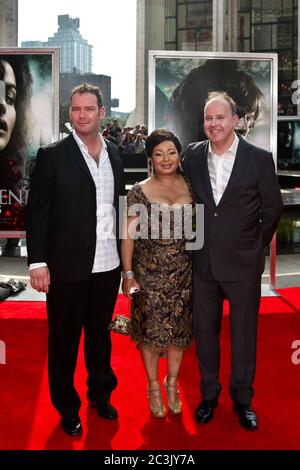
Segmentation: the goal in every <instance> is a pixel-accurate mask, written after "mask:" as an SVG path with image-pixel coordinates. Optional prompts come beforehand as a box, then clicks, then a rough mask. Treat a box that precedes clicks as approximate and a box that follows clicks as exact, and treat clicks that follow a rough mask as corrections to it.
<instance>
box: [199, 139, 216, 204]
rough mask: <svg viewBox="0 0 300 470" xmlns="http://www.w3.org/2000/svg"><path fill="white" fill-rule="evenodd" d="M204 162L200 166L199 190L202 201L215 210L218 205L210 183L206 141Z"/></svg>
mask: <svg viewBox="0 0 300 470" xmlns="http://www.w3.org/2000/svg"><path fill="white" fill-rule="evenodd" d="M201 158H202V161H201V164H200V166H199V170H200V171H199V175H200V181H199V190H200V194H201V199H202V200H203V202H205V203H206V204H207V205H208V206H209V207H211V208H212V209H214V208H215V207H216V203H215V200H214V196H213V191H212V187H211V182H210V176H209V171H208V163H207V159H208V141H206V143H205V146H204V148H203V153H202V155H201Z"/></svg>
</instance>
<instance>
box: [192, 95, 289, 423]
mask: <svg viewBox="0 0 300 470" xmlns="http://www.w3.org/2000/svg"><path fill="white" fill-rule="evenodd" d="M237 122H238V116H237V115H236V106H235V103H234V101H233V100H232V99H231V98H230V97H229V96H228V95H227V94H226V93H222V92H214V93H211V94H210V95H209V97H208V99H207V101H206V105H205V108H204V130H205V133H206V135H207V137H208V139H209V140H207V141H204V142H198V143H193V144H190V145H189V146H188V147H187V150H186V155H185V160H184V163H183V167H184V170H185V172H186V174H187V177H188V178H189V179H190V181H191V184H192V187H193V190H194V192H195V194H196V197H197V201H198V203H202V204H204V245H203V247H202V249H200V250H199V251H195V252H194V266H193V278H194V281H193V282H194V294H193V296H194V322H195V332H196V345H197V355H198V360H199V365H200V372H201V397H202V400H201V403H200V405H199V406H198V408H197V410H196V420H197V422H199V423H202V424H203V423H208V422H209V421H210V420H211V419H212V418H213V410H214V408H215V407H216V406H217V405H218V396H219V394H220V391H221V384H220V383H219V366H220V332H221V321H222V311H223V301H224V299H225V298H226V299H228V301H229V305H230V328H231V380H230V395H231V398H232V400H233V404H234V410H235V411H236V412H237V413H238V415H239V421H240V424H241V425H242V426H244V427H245V428H246V429H249V430H255V429H256V428H257V426H258V419H257V416H256V414H255V412H254V410H253V408H252V406H251V400H252V397H253V393H254V391H253V381H254V374H255V366H256V338H257V319H258V311H259V304H260V295H261V276H262V273H263V270H264V248H265V247H266V246H267V245H268V244H269V243H270V241H271V239H272V237H273V235H274V232H275V230H276V227H277V225H278V223H279V219H280V216H281V213H282V210H283V204H282V198H281V194H280V188H279V184H278V181H277V177H276V174H275V171H274V163H273V158H272V155H271V154H270V153H269V152H267V151H265V150H263V149H260V148H257V147H255V146H254V145H251V144H249V143H248V142H246V141H245V140H244V139H242V138H238V136H237V135H236V134H235V132H234V129H235V128H236V125H237Z"/></svg>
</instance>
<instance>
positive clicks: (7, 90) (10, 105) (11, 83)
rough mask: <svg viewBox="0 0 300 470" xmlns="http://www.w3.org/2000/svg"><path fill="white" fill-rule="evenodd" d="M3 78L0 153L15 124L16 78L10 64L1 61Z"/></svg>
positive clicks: (0, 83) (8, 139) (0, 100)
mask: <svg viewBox="0 0 300 470" xmlns="http://www.w3.org/2000/svg"><path fill="white" fill-rule="evenodd" d="M2 65H3V66H4V77H3V78H2V79H1V80H0V151H2V150H4V149H5V147H6V146H7V144H8V143H9V141H10V138H11V134H12V132H13V130H14V127H15V123H16V108H15V103H16V96H17V88H16V77H15V74H14V71H13V69H12V67H11V66H10V64H9V63H8V62H6V61H5V60H3V61H2Z"/></svg>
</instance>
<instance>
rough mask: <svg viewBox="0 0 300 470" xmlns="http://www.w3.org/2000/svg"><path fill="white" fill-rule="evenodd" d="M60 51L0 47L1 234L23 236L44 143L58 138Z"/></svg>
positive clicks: (3, 235)
mask: <svg viewBox="0 0 300 470" xmlns="http://www.w3.org/2000/svg"><path fill="white" fill-rule="evenodd" d="M56 62H57V51H55V50H47V51H45V50H34V51H33V50H32V49H30V50H28V49H27V50H24V49H14V50H10V49H1V48H0V237H1V236H2V237H5V236H16V237H18V236H22V235H23V234H24V231H25V206H26V202H27V197H28V189H29V178H30V174H31V170H32V168H33V164H34V161H35V157H36V153H37V150H38V148H39V147H40V146H41V145H45V144H49V143H51V142H52V141H53V140H55V139H57V138H58V132H57V127H58V123H56V122H55V120H56V116H57V114H58V113H57V111H56V107H58V99H57V97H56V96H54V95H55V90H56V89H57V86H56V85H57V75H56V74H57V72H56V70H55V68H56V67H55V64H56Z"/></svg>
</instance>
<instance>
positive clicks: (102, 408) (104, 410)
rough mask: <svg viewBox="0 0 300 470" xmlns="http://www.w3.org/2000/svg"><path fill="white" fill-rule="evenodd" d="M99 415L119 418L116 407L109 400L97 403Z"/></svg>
mask: <svg viewBox="0 0 300 470" xmlns="http://www.w3.org/2000/svg"><path fill="white" fill-rule="evenodd" d="M97 409H98V415H99V416H101V418H104V419H117V417H118V412H117V410H116V408H114V407H113V406H112V405H111V404H110V403H109V401H104V402H102V403H98V404H97Z"/></svg>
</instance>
